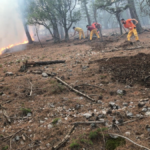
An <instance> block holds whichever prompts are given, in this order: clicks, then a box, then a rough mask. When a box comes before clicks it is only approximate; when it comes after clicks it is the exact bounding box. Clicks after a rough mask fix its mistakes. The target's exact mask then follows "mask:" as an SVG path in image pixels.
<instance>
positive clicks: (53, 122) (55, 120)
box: [52, 118, 60, 125]
mask: <svg viewBox="0 0 150 150" xmlns="http://www.w3.org/2000/svg"><path fill="white" fill-rule="evenodd" d="M59 120H60V118H55V119H54V120H53V121H52V124H53V125H55V124H56V123H58V121H59Z"/></svg>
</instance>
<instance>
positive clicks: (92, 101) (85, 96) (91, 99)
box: [55, 77, 95, 102]
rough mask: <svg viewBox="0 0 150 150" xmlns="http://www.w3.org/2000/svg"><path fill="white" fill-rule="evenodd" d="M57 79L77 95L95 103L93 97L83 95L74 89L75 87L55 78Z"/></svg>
mask: <svg viewBox="0 0 150 150" xmlns="http://www.w3.org/2000/svg"><path fill="white" fill-rule="evenodd" d="M55 79H57V80H58V81H60V82H61V83H62V84H64V85H66V86H67V87H68V88H70V89H71V90H73V91H74V92H75V93H77V94H80V95H82V96H84V97H86V98H87V99H89V100H91V101H92V102H95V100H94V99H92V98H91V97H89V96H88V95H86V94H84V93H81V92H80V91H78V90H76V89H74V88H73V87H71V86H70V85H68V84H67V83H66V82H64V81H62V80H61V79H60V78H58V77H55Z"/></svg>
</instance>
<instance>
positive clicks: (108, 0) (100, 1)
mask: <svg viewBox="0 0 150 150" xmlns="http://www.w3.org/2000/svg"><path fill="white" fill-rule="evenodd" d="M95 5H96V6H97V8H98V9H102V10H106V11H107V12H108V13H110V14H114V15H115V16H116V19H117V21H118V24H119V27H120V33H121V34H122V25H121V22H120V15H121V12H123V11H124V10H126V9H127V8H128V5H127V3H126V2H125V1H124V0H96V3H95Z"/></svg>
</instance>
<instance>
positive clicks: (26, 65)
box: [19, 60, 66, 72]
mask: <svg viewBox="0 0 150 150" xmlns="http://www.w3.org/2000/svg"><path fill="white" fill-rule="evenodd" d="M65 62H66V61H65V60H55V61H43V62H34V61H32V62H28V61H26V62H25V63H23V66H21V67H20V70H19V71H21V72H23V71H25V70H26V69H27V68H28V67H29V66H41V65H50V64H59V63H65Z"/></svg>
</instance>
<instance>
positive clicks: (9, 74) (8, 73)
mask: <svg viewBox="0 0 150 150" xmlns="http://www.w3.org/2000/svg"><path fill="white" fill-rule="evenodd" d="M13 75H14V74H13V73H12V72H6V76H13Z"/></svg>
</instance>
